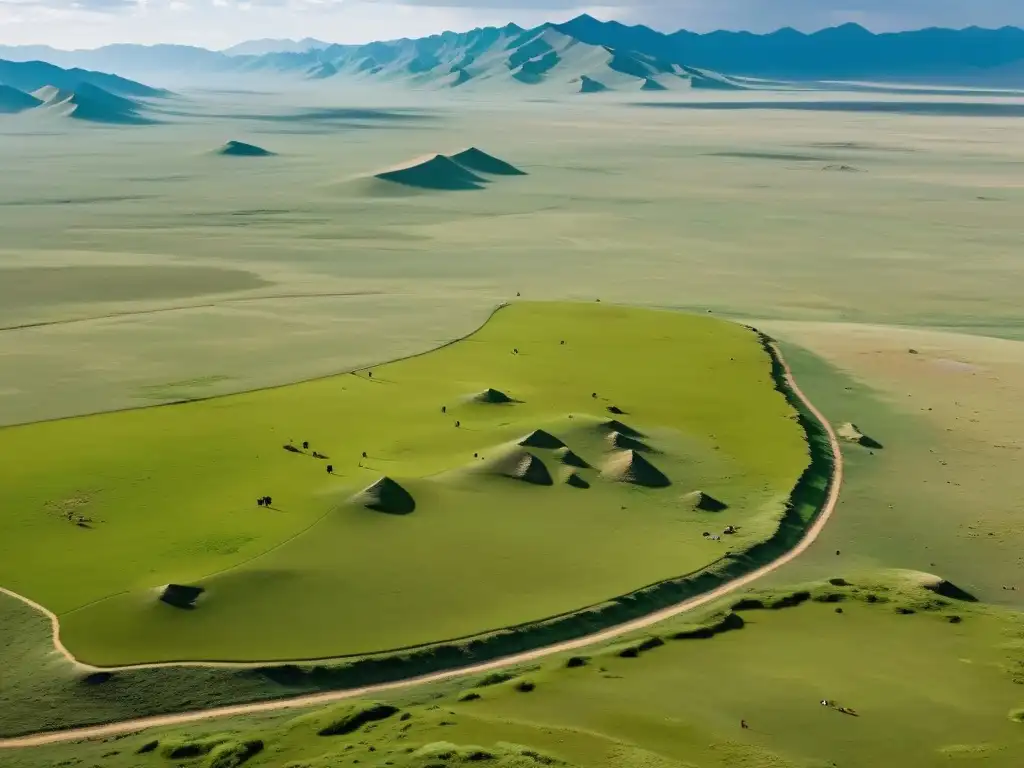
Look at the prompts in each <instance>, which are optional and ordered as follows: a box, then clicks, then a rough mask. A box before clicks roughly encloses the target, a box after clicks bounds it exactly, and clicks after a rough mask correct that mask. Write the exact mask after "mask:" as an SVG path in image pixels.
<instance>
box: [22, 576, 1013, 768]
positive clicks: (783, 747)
mask: <svg viewBox="0 0 1024 768" xmlns="http://www.w3.org/2000/svg"><path fill="white" fill-rule="evenodd" d="M846 575H847V577H848V579H840V582H843V583H839V584H832V583H828V582H821V583H814V584H805V585H801V586H796V587H794V586H792V585H791V586H788V587H784V588H777V589H774V590H771V591H768V590H765V591H761V592H758V593H754V594H752V595H748V596H746V597H744V598H743V602H740V600H741V598H738V597H733V598H731V599H729V600H727V601H726V602H724V603H722V604H720V605H718V606H716V607H715V609H714V610H713V611H711V612H710V613H709V614H708V615H706V616H698V617H694V616H687V617H680V618H679V619H675V620H673V621H670V622H666V623H663V624H661V625H658V626H656V627H652V628H651V634H649V635H647V636H642V637H636V638H633V639H631V640H630V641H626V642H623V641H620V642H617V643H614V644H612V645H610V646H604V647H596V648H592V649H588V650H586V651H583V652H577V654H576V655H574V656H568V655H563V656H561V657H555V658H551V659H547V660H545V661H544V662H542V663H540V664H537V665H535V666H532V667H529V668H516V669H510V670H502V671H500V672H492V673H489V674H488V675H486V676H478V677H477V678H475V679H468V680H462V681H454V682H451V683H447V684H445V685H442V686H436V685H435V686H432V687H428V688H426V689H424V688H422V687H420V688H413V689H409V690H408V691H402V692H397V693H395V694H394V695H393V696H388V695H382V698H381V700H380V701H369V700H357V701H347V702H341V703H338V704H335V705H333V706H330V707H327V708H322V707H321V708H318V709H316V710H311V711H305V712H303V711H298V712H288V711H282V712H278V713H274V714H269V715H268V714H261V715H250V716H247V717H241V718H224V719H219V720H212V721H208V722H199V723H193V724H191V725H188V726H178V727H175V728H170V729H152V730H150V731H147V732H144V733H139V734H134V735H131V736H129V737H126V738H123V739H121V740H118V741H116V742H114V741H113V740H107V741H105V742H100V741H94V742H91V743H89V744H73V745H72V744H69V745H60V746H55V747H44V748H41V749H30V750H21V751H16V752H12V753H11V755H10V759H11V766H12V768H35V767H36V766H43V765H54V764H62V763H61V760H62V759H64V758H66V757H71V756H73V757H74V758H75V759H78V760H81V761H84V762H86V763H88V764H94V765H97V766H103V768H120V767H121V766H133V767H134V766H152V768H163V767H164V766H172V765H180V764H183V763H182V760H183V759H184V757H186V756H187V755H188V754H189V752H188V751H187V750H188V749H189V748H191V749H192V752H191V755H192V756H193V759H194V762H190V763H187V764H188V765H197V766H217V765H222V764H224V763H221V762H218V758H217V757H216V755H215V752H218V751H219V753H224V752H229V751H231V752H234V753H237V754H245V757H244V759H242V760H239V761H238V762H231V763H228V764H230V765H239V764H244V765H245V766H246V768H261V767H262V766H281V765H284V766H291V767H292V768H299V767H300V766H301V767H302V768H321V767H323V768H327V767H328V766H338V765H370V766H388V765H392V766H399V767H405V766H408V767H409V768H425V767H426V766H438V768H440V767H441V766H445V767H448V768H457V767H458V766H468V765H474V766H482V767H484V768H488V767H493V768H507V767H508V766H515V767H516V768H520V767H521V768H527V767H529V768H535V767H536V766H540V765H565V766H577V767H578V768H693V767H694V766H696V767H698V768H738V767H739V766H764V767H767V766H771V767H772V768H827V767H829V766H856V767H857V768H860V767H861V766H874V765H884V766H900V767H901V768H938V767H939V766H949V765H975V764H984V765H985V766H991V767H992V768H1016V767H1017V766H1018V765H1019V764H1020V754H1021V750H1024V725H1022V724H1021V722H1020V711H1021V707H1022V706H1024V699H1022V698H1021V695H1020V692H1021V685H1020V682H1021V680H1022V679H1024V678H1022V674H1024V670H1022V667H1021V663H1020V658H1019V655H1020V654H1019V650H1020V642H1021V640H1020V638H1021V633H1022V632H1024V623H1022V620H1024V617H1022V616H1021V614H1019V613H1014V612H1011V611H1007V610H1003V609H997V608H993V607H991V606H986V605H983V604H980V603H971V602H968V601H964V600H963V599H960V598H957V597H951V596H947V595H942V594H936V593H935V592H932V591H929V590H928V589H925V588H922V584H924V583H926V582H924V581H918V580H917V578H915V577H917V576H921V574H906V577H904V576H903V575H900V574H893V573H884V574H883V573H878V572H876V573H870V574H846ZM947 586H948V585H947ZM944 591H945V590H944ZM951 594H952V592H951ZM754 600H757V601H758V602H759V603H760V605H762V606H763V607H754V606H756V605H757V604H758V603H755V602H754ZM780 605H781V606H786V607H782V608H780V607H778V606H780ZM772 606H775V607H774V608H773V607H772ZM730 607H731V608H732V610H731V611H730V610H729V609H730ZM726 619H728V622H726V621H725V620H726ZM726 623H728V625H729V626H730V627H731V628H730V629H729V630H728V631H721V632H717V633H714V634H711V633H709V634H708V636H706V637H700V636H699V629H700V628H701V627H705V628H708V627H713V626H723V625H724V624H726ZM823 700H824V701H827V702H830V705H829V706H822V704H821V702H822V701H823ZM844 710H845V711H844ZM741 721H745V722H746V723H747V724H748V725H749V728H746V729H744V728H742V727H741ZM257 744H258V747H259V748H258V749H249V750H248V752H249V753H248V754H246V749H245V747H246V745H249V746H250V747H255V745H257ZM514 745H519V746H514ZM183 748H184V751H182V750H183ZM140 750H142V751H141V753H140ZM528 753H529V754H528Z"/></svg>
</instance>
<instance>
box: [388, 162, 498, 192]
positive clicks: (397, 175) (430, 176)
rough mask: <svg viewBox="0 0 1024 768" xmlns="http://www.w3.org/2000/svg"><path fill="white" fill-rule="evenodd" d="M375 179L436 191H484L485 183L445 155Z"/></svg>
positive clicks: (400, 168)
mask: <svg viewBox="0 0 1024 768" xmlns="http://www.w3.org/2000/svg"><path fill="white" fill-rule="evenodd" d="M374 178H375V179H377V180H378V181H387V182H391V183H392V184H400V185H402V186H404V187H412V188H415V189H432V190H439V191H456V190H469V189H483V186H484V184H485V183H486V180H485V179H482V178H480V177H479V176H477V175H476V174H475V173H473V172H472V171H470V170H468V169H466V168H463V167H462V166H461V165H459V164H458V163H456V162H455V161H454V160H452V159H451V158H448V157H445V156H444V155H433V156H430V157H426V158H421V159H419V160H413V161H411V162H409V163H406V164H404V165H401V166H397V167H395V168H389V169H388V170H386V171H381V172H380V173H376V174H374Z"/></svg>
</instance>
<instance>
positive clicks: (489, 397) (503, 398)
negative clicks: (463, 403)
mask: <svg viewBox="0 0 1024 768" xmlns="http://www.w3.org/2000/svg"><path fill="white" fill-rule="evenodd" d="M473 402H475V403H484V404H486V405H501V404H503V403H511V402H513V400H512V398H511V397H509V396H508V395H506V394H505V393H504V392H501V391H500V390H497V389H485V390H484V391H483V392H477V393H476V394H475V395H473Z"/></svg>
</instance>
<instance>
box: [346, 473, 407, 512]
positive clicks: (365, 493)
mask: <svg viewBox="0 0 1024 768" xmlns="http://www.w3.org/2000/svg"><path fill="white" fill-rule="evenodd" d="M353 501H354V502H355V503H357V504H361V505H362V506H364V507H366V508H367V509H372V510H374V511H376V512H386V513H387V514H389V515H408V514H409V513H411V512H413V511H415V509H416V500H415V499H414V498H413V497H412V494H411V493H409V492H408V491H407V490H405V488H403V487H402V486H401V485H399V484H398V483H397V482H395V481H394V480H392V479H391V478H390V477H382V478H381V479H380V480H378V481H377V482H375V483H374V484H373V485H370V486H368V487H367V488H364V489H363V490H362V491H361V492H360V493H358V494H357V495H356V496H355V497H353Z"/></svg>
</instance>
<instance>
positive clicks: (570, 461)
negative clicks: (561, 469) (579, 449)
mask: <svg viewBox="0 0 1024 768" xmlns="http://www.w3.org/2000/svg"><path fill="white" fill-rule="evenodd" d="M555 456H556V457H557V458H558V460H559V461H560V462H562V464H564V465H565V466H567V467H577V468H578V469H590V464H588V463H587V461H586V459H584V458H582V457H581V456H579V455H577V454H575V453H573V452H572V450H570V449H569V447H568V446H566V447H564V448H559V449H558V451H557V452H556V453H555Z"/></svg>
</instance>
